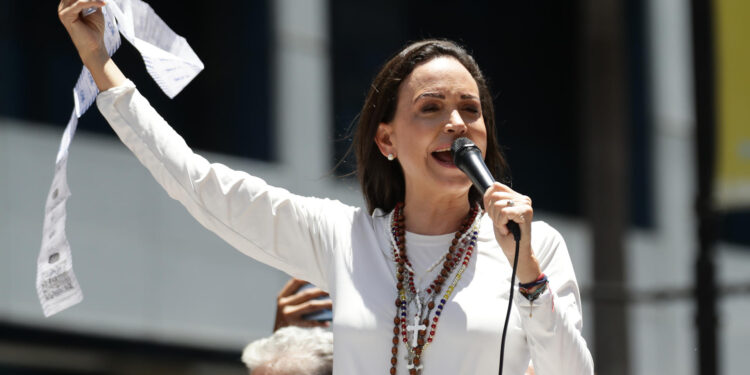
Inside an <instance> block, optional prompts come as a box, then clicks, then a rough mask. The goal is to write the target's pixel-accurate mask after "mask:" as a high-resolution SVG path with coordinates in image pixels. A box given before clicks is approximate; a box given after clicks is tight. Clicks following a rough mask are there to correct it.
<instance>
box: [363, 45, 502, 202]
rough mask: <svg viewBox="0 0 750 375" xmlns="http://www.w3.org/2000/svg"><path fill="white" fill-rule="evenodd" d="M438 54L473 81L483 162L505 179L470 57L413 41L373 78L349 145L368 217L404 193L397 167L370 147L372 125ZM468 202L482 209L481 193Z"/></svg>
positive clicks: (486, 98)
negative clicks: (482, 135)
mask: <svg viewBox="0 0 750 375" xmlns="http://www.w3.org/2000/svg"><path fill="white" fill-rule="evenodd" d="M441 56H450V57H453V58H455V59H456V60H458V61H459V62H460V63H461V64H462V65H463V66H464V67H465V68H466V70H468V71H469V73H470V74H471V76H472V77H473V78H474V80H475V81H476V83H477V87H478V88H479V99H480V102H481V105H482V116H483V118H484V124H485V127H486V130H487V150H486V156H485V163H486V164H487V168H489V170H490V172H491V173H492V174H493V175H494V176H495V177H496V178H499V179H501V180H502V179H504V178H505V176H506V173H507V171H508V166H507V163H506V162H505V158H504V157H503V155H502V153H501V151H500V146H499V145H498V142H497V138H496V137H495V110H494V106H493V105H492V97H491V95H490V90H489V88H488V87H487V82H486V80H485V78H484V75H483V74H482V72H481V70H480V69H479V66H478V65H477V63H476V62H475V61H474V58H473V57H472V56H471V55H469V53H468V52H466V50H465V49H464V48H462V47H461V46H459V45H458V44H456V43H454V42H451V41H448V40H435V39H429V40H423V41H419V42H415V43H412V44H410V45H408V46H406V47H405V48H404V49H402V50H401V51H400V52H399V53H397V54H396V55H394V56H393V57H391V58H390V59H389V60H388V61H387V62H386V63H385V65H383V67H382V68H381V69H380V72H378V74H377V76H375V79H374V80H373V82H372V84H371V85H370V90H369V92H368V93H367V98H366V99H365V103H364V105H363V106H362V111H361V112H360V116H359V121H358V123H357V129H356V131H355V133H354V140H353V144H352V147H353V148H354V155H355V156H356V158H357V175H358V176H359V183H360V185H361V188H362V194H364V198H365V201H366V202H367V209H368V211H369V212H370V214H372V212H373V211H374V210H375V209H376V208H380V209H382V210H384V211H390V210H392V209H393V208H394V207H395V206H396V203H398V202H401V201H403V200H404V196H405V194H406V183H405V180H404V173H403V171H402V169H401V165H400V164H399V163H394V162H389V161H388V160H387V159H386V158H384V157H383V155H381V153H380V150H379V149H378V147H377V145H376V144H375V134H376V132H377V129H378V125H379V124H380V123H381V122H383V123H389V122H391V121H392V120H393V117H394V115H395V114H396V106H397V103H398V90H399V87H400V86H401V82H403V81H404V79H406V77H407V76H408V75H409V74H411V72H412V71H413V70H414V68H416V67H417V66H419V65H420V64H424V63H426V62H428V61H430V60H432V59H434V58H436V57H441ZM469 201H470V203H472V204H479V205H482V206H483V200H482V195H481V194H480V193H479V191H478V190H476V189H471V191H470V192H469Z"/></svg>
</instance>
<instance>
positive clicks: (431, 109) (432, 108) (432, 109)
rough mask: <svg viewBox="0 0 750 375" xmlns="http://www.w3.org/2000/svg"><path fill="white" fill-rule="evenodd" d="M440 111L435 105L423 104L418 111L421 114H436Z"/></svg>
mask: <svg viewBox="0 0 750 375" xmlns="http://www.w3.org/2000/svg"><path fill="white" fill-rule="evenodd" d="M439 109H440V107H438V106H437V105H436V104H432V103H431V104H425V105H423V106H422V107H421V108H420V109H419V110H420V111H421V112H423V113H431V112H436V111H438V110H439Z"/></svg>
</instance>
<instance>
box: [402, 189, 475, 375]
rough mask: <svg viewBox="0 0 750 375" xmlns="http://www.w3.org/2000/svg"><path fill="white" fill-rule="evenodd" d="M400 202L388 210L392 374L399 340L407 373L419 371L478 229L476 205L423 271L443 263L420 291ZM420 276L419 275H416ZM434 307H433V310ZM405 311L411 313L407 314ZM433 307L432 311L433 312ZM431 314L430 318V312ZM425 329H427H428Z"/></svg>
mask: <svg viewBox="0 0 750 375" xmlns="http://www.w3.org/2000/svg"><path fill="white" fill-rule="evenodd" d="M403 207H404V204H403V203H398V204H397V205H396V207H395V208H394V210H393V212H391V217H390V221H391V230H390V236H389V237H390V242H391V246H392V248H393V261H394V264H395V267H396V280H397V283H396V289H397V291H398V297H397V298H396V307H397V309H396V316H395V317H394V318H393V323H394V328H393V334H394V336H393V340H392V342H393V347H392V348H391V354H393V356H392V357H391V369H390V374H391V375H395V374H396V365H397V363H398V347H399V342H403V343H404V346H405V347H406V349H407V354H406V356H405V357H404V358H405V359H406V360H407V362H408V363H407V368H408V369H409V374H410V375H417V374H420V373H421V371H422V364H421V362H422V358H421V357H422V354H423V351H424V350H425V349H426V348H427V347H428V346H429V345H430V343H432V341H433V339H434V336H435V331H436V329H437V324H438V322H439V320H440V315H441V314H442V311H443V307H444V306H445V304H446V302H447V301H448V300H449V299H450V296H451V295H452V294H453V290H454V289H455V287H456V285H457V284H458V281H459V280H460V279H461V276H462V275H463V272H464V270H465V269H466V267H467V266H468V264H469V261H470V260H471V256H472V254H473V252H474V247H475V246H476V239H477V234H478V228H479V220H478V218H479V217H480V216H481V215H480V208H479V207H478V206H476V207H474V208H472V209H471V211H470V212H469V214H468V215H467V217H466V219H464V221H463V223H462V225H461V229H460V230H459V231H458V232H456V234H455V236H454V238H453V240H451V246H450V247H449V248H448V251H447V252H446V253H445V254H444V255H443V256H442V257H440V259H438V261H437V262H436V263H435V264H433V265H432V266H430V267H429V268H428V269H427V271H426V272H425V274H427V273H430V272H431V271H432V270H433V269H435V268H436V267H437V265H439V264H440V262H441V261H442V262H443V269H442V270H440V271H439V273H438V274H437V276H436V277H435V279H434V281H433V282H432V283H430V285H429V287H427V288H425V289H424V290H421V291H420V290H418V289H417V286H416V285H415V283H414V268H413V267H412V265H411V262H410V261H409V259H408V257H407V255H406V231H405V229H404V215H403ZM457 266H458V271H457V272H456V274H455V275H454V276H453V280H451V282H450V284H449V285H448V287H447V288H446V289H445V292H444V294H443V297H442V298H441V299H440V300H439V301H438V296H439V295H440V292H441V291H442V287H443V284H444V283H445V281H447V278H448V277H449V276H450V275H451V274H452V273H453V271H454V270H455V269H456V267H457ZM420 279H421V278H420ZM436 307H437V309H436ZM409 310H411V311H412V312H413V314H412V315H411V318H410V315H409ZM433 310H434V313H433ZM431 313H433V316H432V319H430V314H431ZM428 329H429V330H428Z"/></svg>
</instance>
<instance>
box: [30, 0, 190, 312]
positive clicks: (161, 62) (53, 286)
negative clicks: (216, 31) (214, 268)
mask: <svg viewBox="0 0 750 375" xmlns="http://www.w3.org/2000/svg"><path fill="white" fill-rule="evenodd" d="M101 9H102V12H103V15H104V20H105V30H104V44H105V47H106V48H107V52H108V53H109V55H110V56H111V55H113V54H114V53H115V51H117V48H119V47H120V43H121V40H120V35H121V34H122V35H123V36H124V37H125V39H127V40H128V41H129V42H130V43H131V44H133V46H135V47H136V49H138V51H139V52H140V54H141V56H142V57H143V60H144V62H145V63H146V68H147V70H148V72H149V74H150V75H151V77H152V78H153V79H154V80H155V81H156V82H157V84H158V85H159V87H161V89H162V91H164V93H165V94H166V95H167V96H169V97H170V98H173V97H174V96H175V95H177V94H178V93H179V92H180V91H181V90H182V89H183V88H184V87H185V86H186V85H187V84H188V83H190V81H191V80H192V79H193V78H195V76H196V75H197V74H198V73H199V72H200V71H201V70H203V63H202V62H201V61H200V59H199V58H198V56H197V55H196V54H195V52H193V50H192V49H191V48H190V46H189V45H188V43H187V41H185V39H184V38H182V37H181V36H179V35H177V34H176V33H175V32H174V31H172V30H171V29H170V28H169V27H168V26H167V25H166V23H164V21H162V19H161V18H159V16H158V15H156V13H155V12H154V11H153V9H152V8H151V7H150V6H149V5H148V4H146V3H145V2H143V1H141V0H114V1H110V2H109V3H108V4H107V5H106V6H105V7H104V8H101ZM98 93H99V90H98V88H97V87H96V83H95V82H94V78H93V77H92V76H91V73H90V72H89V71H88V69H86V67H83V69H82V71H81V74H80V76H79V77H78V81H77V82H76V85H75V87H74V88H73V103H74V107H73V112H72V113H71V116H70V120H69V121H68V125H67V126H66V127H65V131H64V132H63V136H62V139H61V140H60V147H59V149H58V152H57V157H56V159H55V174H54V177H53V178H52V186H51V187H50V191H49V194H48V195H47V202H46V204H45V208H44V224H43V229H42V245H41V250H40V251H39V257H38V258H37V274H36V289H37V295H38V296H39V301H40V302H41V304H42V310H43V312H44V315H45V316H47V317H49V316H51V315H54V314H56V313H58V312H60V311H62V310H65V309H67V308H68V307H70V306H73V305H75V304H77V303H79V302H81V301H82V300H83V293H82V291H81V287H80V285H79V284H78V280H77V279H76V276H75V274H74V273H73V258H72V253H71V249H70V244H69V243H68V239H67V236H66V234H65V220H66V217H67V212H66V203H67V200H68V198H69V197H70V195H71V193H70V188H69V187H68V182H67V165H68V150H69V148H70V143H71V141H72V140H73V137H74V135H75V131H76V127H77V125H78V118H80V117H81V116H82V115H83V114H84V113H85V112H86V110H87V109H88V108H89V107H91V105H92V104H93V103H94V100H96V95H97V94H98Z"/></svg>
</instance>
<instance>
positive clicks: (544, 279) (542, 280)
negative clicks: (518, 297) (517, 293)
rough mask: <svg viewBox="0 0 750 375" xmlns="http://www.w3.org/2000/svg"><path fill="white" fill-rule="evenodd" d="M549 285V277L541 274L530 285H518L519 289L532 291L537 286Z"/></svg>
mask: <svg viewBox="0 0 750 375" xmlns="http://www.w3.org/2000/svg"><path fill="white" fill-rule="evenodd" d="M545 283H547V275H545V274H541V275H539V277H537V279H536V280H534V281H532V282H530V283H518V288H519V289H531V288H533V287H535V286H537V285H542V284H545Z"/></svg>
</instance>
